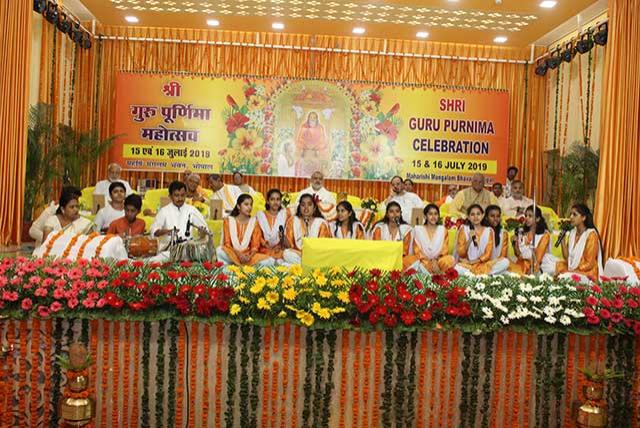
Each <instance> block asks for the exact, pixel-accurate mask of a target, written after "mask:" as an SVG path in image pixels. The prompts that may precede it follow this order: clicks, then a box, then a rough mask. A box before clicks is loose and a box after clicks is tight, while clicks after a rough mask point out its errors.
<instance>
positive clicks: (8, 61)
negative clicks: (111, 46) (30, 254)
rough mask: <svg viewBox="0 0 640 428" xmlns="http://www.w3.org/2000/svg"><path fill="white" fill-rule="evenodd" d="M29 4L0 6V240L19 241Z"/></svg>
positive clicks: (11, 0)
mask: <svg viewBox="0 0 640 428" xmlns="http://www.w3.org/2000/svg"><path fill="white" fill-rule="evenodd" d="M31 7H32V3H31V2H29V1H24V0H5V1H4V2H3V3H2V7H0V51H2V61H0V94H2V101H0V124H2V126H1V127H0V141H1V142H2V143H1V144H0V171H2V173H1V175H0V188H1V189H2V193H1V194H0V244H3V245H6V244H8V243H9V242H20V235H21V233H22V211H23V206H24V201H23V199H22V198H23V197H24V178H25V163H26V153H27V107H28V104H29V58H30V53H31Z"/></svg>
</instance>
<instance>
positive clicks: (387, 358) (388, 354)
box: [380, 329, 394, 427]
mask: <svg viewBox="0 0 640 428" xmlns="http://www.w3.org/2000/svg"><path fill="white" fill-rule="evenodd" d="M384 344H385V350H384V391H382V405H381V407H380V408H381V409H382V426H385V427H388V426H391V411H392V410H391V409H392V407H391V406H392V393H391V387H392V382H393V356H394V353H393V350H394V337H393V330H391V329H387V330H386V332H385V340H384Z"/></svg>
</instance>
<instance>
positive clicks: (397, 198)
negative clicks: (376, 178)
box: [385, 176, 424, 223]
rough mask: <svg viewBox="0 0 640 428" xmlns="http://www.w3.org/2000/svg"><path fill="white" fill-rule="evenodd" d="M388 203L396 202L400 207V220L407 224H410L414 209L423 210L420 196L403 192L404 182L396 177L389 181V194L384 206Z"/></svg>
mask: <svg viewBox="0 0 640 428" xmlns="http://www.w3.org/2000/svg"><path fill="white" fill-rule="evenodd" d="M389 202H396V203H398V204H399V205H400V209H402V219H403V220H404V221H406V222H407V223H411V214H412V212H413V209H414V208H424V202H422V199H420V196H418V195H416V194H415V193H412V192H407V191H406V190H404V182H403V180H402V178H400V177H398V176H395V177H393V178H392V179H391V194H390V195H389V197H388V198H387V200H386V201H385V204H388V203H389Z"/></svg>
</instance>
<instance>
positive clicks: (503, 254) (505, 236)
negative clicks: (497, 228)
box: [494, 230, 509, 259]
mask: <svg viewBox="0 0 640 428" xmlns="http://www.w3.org/2000/svg"><path fill="white" fill-rule="evenodd" d="M501 234H502V236H501V237H500V245H502V249H501V250H500V255H499V256H498V258H499V259H505V258H507V252H508V251H509V232H507V231H506V230H502V232H501ZM494 245H495V242H494Z"/></svg>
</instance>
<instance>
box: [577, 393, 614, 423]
mask: <svg viewBox="0 0 640 428" xmlns="http://www.w3.org/2000/svg"><path fill="white" fill-rule="evenodd" d="M584 396H585V397H586V399H587V401H586V402H585V403H584V404H583V405H582V406H580V408H579V409H578V419H577V421H576V422H577V425H578V426H579V427H581V428H599V427H605V426H607V408H606V406H601V405H600V404H599V402H600V401H601V400H602V397H603V396H604V385H603V384H601V383H592V384H589V385H586V386H585V387H584Z"/></svg>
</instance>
